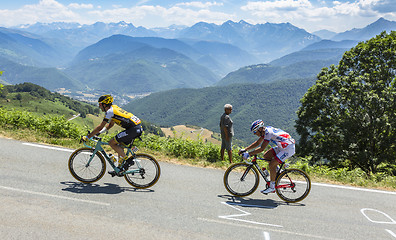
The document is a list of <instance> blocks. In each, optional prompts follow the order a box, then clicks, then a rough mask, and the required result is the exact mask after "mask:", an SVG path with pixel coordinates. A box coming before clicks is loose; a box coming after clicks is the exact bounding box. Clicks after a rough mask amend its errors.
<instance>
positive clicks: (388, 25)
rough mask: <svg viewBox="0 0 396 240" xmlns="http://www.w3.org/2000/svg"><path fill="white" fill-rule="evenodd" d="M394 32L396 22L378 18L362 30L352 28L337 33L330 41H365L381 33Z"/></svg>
mask: <svg viewBox="0 0 396 240" xmlns="http://www.w3.org/2000/svg"><path fill="white" fill-rule="evenodd" d="M392 30H393V31H396V21H388V20H386V19H384V18H380V19H378V20H377V21H375V22H373V23H371V24H369V25H367V26H366V27H364V28H354V29H352V30H350V31H346V32H343V33H339V34H337V35H336V36H334V37H333V38H332V40H335V41H340V40H356V41H365V40H369V39H370V38H372V37H375V36H376V35H378V34H380V33H381V32H382V31H387V32H390V31H392Z"/></svg>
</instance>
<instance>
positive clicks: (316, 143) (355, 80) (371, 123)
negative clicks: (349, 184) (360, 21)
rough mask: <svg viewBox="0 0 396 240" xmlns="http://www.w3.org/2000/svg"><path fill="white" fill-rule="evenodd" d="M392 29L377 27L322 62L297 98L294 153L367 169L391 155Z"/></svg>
mask: <svg viewBox="0 0 396 240" xmlns="http://www.w3.org/2000/svg"><path fill="white" fill-rule="evenodd" d="M395 76H396V32H395V31H392V32H391V33H390V34H387V33H386V32H382V33H381V34H380V35H378V36H376V37H375V38H372V39H370V40H368V41H366V42H361V43H359V44H358V45H357V46H356V47H354V48H352V49H351V50H350V51H347V52H346V53H344V55H343V57H342V59H341V61H340V62H339V65H338V66H334V65H332V66H330V68H324V69H322V71H321V72H320V73H319V75H318V76H317V81H316V84H315V85H314V86H312V87H311V88H310V89H309V90H308V92H307V93H306V94H305V95H304V97H303V98H302V99H301V103H302V105H301V107H300V108H299V109H298V111H297V116H298V120H297V121H296V129H297V132H298V133H299V134H300V136H301V139H300V144H299V153H300V154H303V155H312V156H313V157H312V161H313V162H317V161H320V160H327V161H329V162H330V164H331V165H332V166H335V167H338V166H348V167H351V168H355V167H360V168H361V169H362V170H364V171H365V172H366V173H367V174H371V173H375V172H377V171H378V170H379V167H380V166H381V165H384V164H385V165H386V164H394V158H395V155H396V145H395V144H396V129H395V128H396V111H395V109H396V100H395V99H396V77H395Z"/></svg>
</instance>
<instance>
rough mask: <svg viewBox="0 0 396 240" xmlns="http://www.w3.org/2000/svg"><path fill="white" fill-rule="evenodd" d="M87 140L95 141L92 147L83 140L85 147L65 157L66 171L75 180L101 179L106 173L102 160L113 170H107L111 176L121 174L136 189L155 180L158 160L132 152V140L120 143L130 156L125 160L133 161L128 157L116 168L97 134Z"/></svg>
mask: <svg viewBox="0 0 396 240" xmlns="http://www.w3.org/2000/svg"><path fill="white" fill-rule="evenodd" d="M89 140H90V141H92V142H95V143H96V144H95V146H94V147H92V146H89V145H88V144H87V143H86V142H84V145H85V147H82V148H79V149H77V150H76V151H74V152H73V153H72V154H71V155H70V158H69V162H68V165H69V171H70V173H71V175H72V176H73V177H74V178H75V179H77V180H78V181H80V182H83V183H93V182H96V181H98V180H99V179H101V178H102V177H103V175H104V174H105V172H106V161H107V162H108V163H109V165H110V166H111V167H112V168H113V169H114V172H109V173H110V174H112V176H113V177H114V176H119V177H124V178H125V180H126V181H127V182H128V183H129V184H130V185H132V186H134V187H136V188H141V189H143V188H148V187H151V186H153V185H154V184H155V183H156V182H157V181H158V179H159V177H160V173H161V169H160V165H159V164H158V161H157V160H156V159H155V158H154V157H153V156H150V155H148V154H145V153H136V151H137V150H138V149H137V148H136V147H133V148H132V145H133V141H132V143H130V144H129V145H128V146H125V145H122V146H123V147H124V149H126V155H127V156H131V157H132V158H129V159H131V160H133V161H130V160H129V159H128V160H126V161H124V162H123V163H122V165H121V166H120V167H117V166H116V165H115V163H116V162H113V159H112V158H111V155H108V154H107V153H106V151H105V150H104V149H103V147H102V146H103V145H108V143H107V142H103V141H102V138H100V137H97V136H94V137H92V138H91V139H89ZM126 164H128V166H127V165H126ZM129 165H131V166H130V167H129ZM124 168H125V169H126V170H125V169H124Z"/></svg>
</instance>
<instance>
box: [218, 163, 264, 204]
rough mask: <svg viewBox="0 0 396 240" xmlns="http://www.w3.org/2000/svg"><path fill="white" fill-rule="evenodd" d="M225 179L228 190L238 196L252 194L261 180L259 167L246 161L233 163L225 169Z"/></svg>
mask: <svg viewBox="0 0 396 240" xmlns="http://www.w3.org/2000/svg"><path fill="white" fill-rule="evenodd" d="M223 180H224V186H225V188H226V189H227V191H228V192H229V193H231V194H232V195H234V196H237V197H245V196H248V195H250V194H252V193H253V192H254V191H256V189H257V187H258V185H259V181H260V179H259V174H258V172H257V169H256V168H254V167H253V165H251V164H247V163H244V162H240V163H235V164H233V165H231V166H230V167H229V168H228V169H227V170H226V171H225V173H224V179H223Z"/></svg>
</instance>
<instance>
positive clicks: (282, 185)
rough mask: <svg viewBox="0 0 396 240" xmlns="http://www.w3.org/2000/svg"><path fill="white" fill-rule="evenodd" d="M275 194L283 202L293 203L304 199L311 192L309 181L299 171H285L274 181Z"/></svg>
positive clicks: (303, 173) (304, 174) (307, 177)
mask: <svg viewBox="0 0 396 240" xmlns="http://www.w3.org/2000/svg"><path fill="white" fill-rule="evenodd" d="M275 186H276V187H275V189H276V193H277V194H278V196H279V197H280V198H281V199H282V200H283V201H285V202H289V203H295V202H299V201H302V200H303V199H304V198H306V197H307V196H308V194H309V192H310V191H311V179H310V178H309V176H308V175H307V174H306V173H305V172H304V171H302V170H300V169H292V168H290V169H287V170H285V171H283V172H281V173H280V174H279V176H278V178H277V179H276V184H275Z"/></svg>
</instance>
